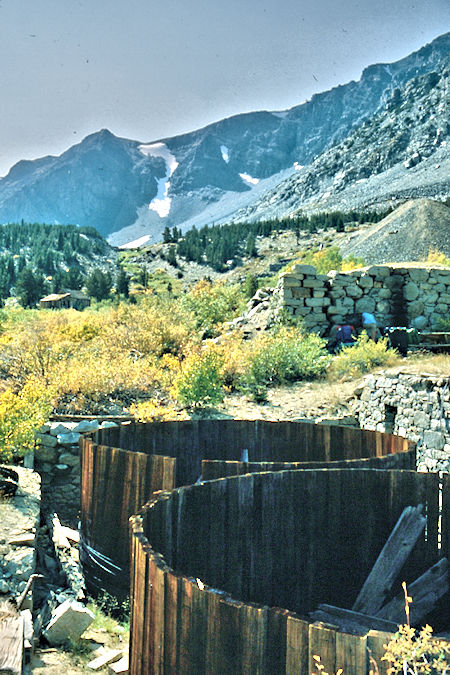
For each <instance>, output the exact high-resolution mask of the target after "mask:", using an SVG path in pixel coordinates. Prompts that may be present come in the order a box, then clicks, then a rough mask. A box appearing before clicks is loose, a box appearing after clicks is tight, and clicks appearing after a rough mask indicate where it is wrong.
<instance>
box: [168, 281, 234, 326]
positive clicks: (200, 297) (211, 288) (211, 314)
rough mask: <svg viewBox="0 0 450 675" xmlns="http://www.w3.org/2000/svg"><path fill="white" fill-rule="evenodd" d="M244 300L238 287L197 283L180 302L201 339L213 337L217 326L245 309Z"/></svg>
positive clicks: (206, 282)
mask: <svg viewBox="0 0 450 675" xmlns="http://www.w3.org/2000/svg"><path fill="white" fill-rule="evenodd" d="M245 303H246V298H245V296H244V293H243V291H242V289H241V288H240V286H239V285H233V286H231V285H225V284H223V283H211V282H210V281H207V280H202V281H199V282H198V283H197V284H195V286H194V287H193V288H191V290H190V291H189V293H187V294H186V295H185V296H184V297H183V299H182V302H181V306H182V308H183V309H184V310H185V311H188V312H191V313H192V314H193V315H194V318H195V324H196V326H195V327H196V328H197V329H198V330H199V331H200V333H201V335H202V337H203V338H211V337H215V335H217V334H218V332H219V326H220V324H222V323H223V322H224V321H230V320H231V319H234V318H235V317H236V316H238V315H239V314H240V313H242V311H243V310H244V309H245Z"/></svg>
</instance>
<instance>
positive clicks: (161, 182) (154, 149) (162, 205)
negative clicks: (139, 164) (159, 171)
mask: <svg viewBox="0 0 450 675" xmlns="http://www.w3.org/2000/svg"><path fill="white" fill-rule="evenodd" d="M138 149H139V151H140V152H141V153H142V154H143V155H145V156H146V157H162V159H164V161H165V162H166V175H165V176H164V177H163V178H158V179H155V180H157V183H158V192H157V195H156V197H154V198H153V199H152V201H151V202H150V204H149V205H148V208H149V209H151V210H152V211H156V213H157V214H158V215H159V216H160V217H161V218H166V217H167V216H168V215H169V213H170V206H171V203H172V200H171V198H170V197H169V196H168V195H169V188H170V181H169V178H170V177H171V175H172V174H173V172H174V171H175V169H176V168H177V166H178V162H177V160H176V158H175V155H172V153H171V152H170V150H169V148H168V147H167V145H166V144H165V143H151V144H148V145H139V147H138Z"/></svg>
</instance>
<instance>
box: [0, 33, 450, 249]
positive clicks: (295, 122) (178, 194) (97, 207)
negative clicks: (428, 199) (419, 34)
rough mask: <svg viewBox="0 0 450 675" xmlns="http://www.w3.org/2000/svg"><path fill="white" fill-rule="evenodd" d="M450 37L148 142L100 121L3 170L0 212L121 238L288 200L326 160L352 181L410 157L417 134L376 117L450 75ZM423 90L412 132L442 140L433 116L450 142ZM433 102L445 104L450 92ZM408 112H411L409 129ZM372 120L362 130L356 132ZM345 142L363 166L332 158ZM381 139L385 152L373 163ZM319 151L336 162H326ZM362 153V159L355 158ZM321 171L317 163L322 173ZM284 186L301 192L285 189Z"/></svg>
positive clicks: (289, 206) (1, 217)
mask: <svg viewBox="0 0 450 675" xmlns="http://www.w3.org/2000/svg"><path fill="white" fill-rule="evenodd" d="M449 48H450V34H446V35H443V36H441V37H440V38H437V39H436V40H434V41H433V42H432V43H431V44H429V45H427V46H425V47H423V48H422V49H420V50H419V51H418V52H415V53H414V54H411V55H410V56H408V57H406V58H404V59H402V60H400V61H398V62H396V63H393V64H378V65H373V66H370V67H369V68H367V69H365V70H364V72H363V74H362V76H361V79H360V80H359V81H358V82H350V83H348V84H346V85H343V86H339V87H336V88H334V89H331V90H330V91H327V92H324V93H321V94H318V95H315V96H313V98H312V99H311V100H310V101H308V102H306V103H303V104H302V105H299V106H296V107H294V108H291V109H290V110H287V111H282V112H255V113H248V114H243V115H236V116H234V117H231V118H229V119H225V120H222V121H220V122H217V123H215V124H211V125H209V126H207V127H205V128H203V129H200V130H197V131H194V132H192V133H187V134H183V135H180V136H177V137H174V138H167V139H162V140H159V141H155V142H151V143H140V142H138V141H134V140H126V139H121V138H117V137H115V136H114V135H113V134H111V133H110V132H108V131H107V130H103V131H100V132H99V133H96V134H93V135H91V136H88V137H87V138H85V139H84V140H83V141H82V142H81V143H80V144H78V145H76V146H73V147H72V148H70V149H69V150H67V151H66V152H65V153H63V154H62V155H61V156H60V157H44V158H42V159H39V160H36V161H26V162H25V161H23V162H19V163H18V164H16V165H15V166H14V167H13V168H12V169H11V171H10V172H9V174H8V175H7V176H6V177H5V178H3V179H2V180H0V222H1V221H2V222H6V221H17V220H20V219H22V218H23V219H24V220H31V221H47V222H64V223H78V224H80V225H93V226H94V227H97V229H98V230H99V231H100V232H101V233H102V234H104V235H110V238H111V241H112V242H113V243H123V242H124V241H127V240H128V241H129V240H132V239H137V238H138V237H145V238H146V239H147V240H148V241H152V240H157V239H158V238H159V236H160V234H161V232H162V230H163V229H164V227H165V226H166V225H169V226H173V225H177V226H178V227H180V226H181V227H182V228H183V229H186V228H188V227H191V226H192V225H194V224H195V225H201V224H204V223H206V222H211V221H213V220H214V221H216V222H218V221H221V220H223V221H225V220H230V219H233V218H236V217H239V218H243V217H249V218H256V217H258V218H259V217H269V216H270V215H271V214H274V215H282V214H284V213H288V212H291V211H292V210H293V209H296V208H300V207H301V206H302V205H303V201H304V199H305V198H306V199H307V200H308V199H310V198H311V196H313V195H314V189H315V188H314V184H315V183H316V182H317V181H316V177H315V171H316V169H317V168H319V171H320V170H322V173H323V174H324V175H325V173H326V174H327V175H328V174H329V176H330V180H331V179H332V180H333V181H334V177H335V176H336V174H339V173H342V171H344V170H345V171H346V174H345V176H344V179H345V180H344V183H345V185H346V186H347V185H349V184H350V183H352V182H353V183H354V182H355V181H357V180H360V179H366V178H368V176H369V175H372V172H375V173H376V174H377V175H378V174H380V167H381V168H382V169H383V170H384V168H385V166H386V167H390V166H393V162H394V160H396V159H397V158H400V159H402V158H403V156H402V157H400V155H401V153H402V152H404V153H405V156H406V155H408V156H409V154H410V155H411V158H412V156H413V155H414V152H410V150H412V146H411V138H412V137H411V134H408V133H406V134H401V135H400V136H398V134H397V132H395V134H394V136H393V137H391V138H390V139H389V143H388V147H387V148H385V137H386V134H385V133H384V131H383V130H384V126H383V125H385V124H387V123H386V121H385V119H384V118H383V119H381V118H380V120H379V121H378V128H377V129H376V130H375V127H373V126H372V127H370V126H368V125H371V124H372V123H373V122H374V119H375V117H374V116H377V115H378V117H379V116H380V115H383V114H384V113H386V111H388V112H389V116H390V118H392V119H391V127H392V128H394V127H395V125H396V121H395V120H396V116H397V114H398V113H399V112H401V110H400V108H401V104H404V103H405V102H407V101H408V99H414V101H416V100H417V101H418V100H419V98H420V94H419V93H417V92H416V87H422V86H424V87H425V88H426V87H429V91H430V92H431V91H432V92H435V91H437V90H439V91H440V90H441V89H442V87H445V82H444V80H443V77H444V75H443V73H445V72H448V70H446V69H448V64H449V56H448V55H449V52H450V49H449ZM431 73H434V74H431ZM424 75H425V76H428V77H429V78H430V80H429V82H428V84H427V85H424V84H423V82H422V80H421V76H424ZM444 79H445V78H444ZM435 80H436V81H435ZM446 82H447V86H448V80H446ZM408 83H409V84H408ZM433 95H434V93H433ZM420 100H421V103H420V105H421V106H423V109H422V110H421V115H420V116H417V115H416V112H417V111H416V110H415V106H416V103H414V111H412V113H411V114H410V118H411V120H413V123H414V125H415V127H414V133H415V135H416V136H417V137H418V138H419V137H421V135H422V129H423V130H424V131H423V133H424V134H426V137H427V139H432V140H431V142H433V141H434V139H435V138H436V135H434V136H433V133H434V132H432V130H431V127H433V125H434V127H436V129H435V131H436V134H437V131H438V130H439V145H438V146H437V145H436V144H435V146H433V148H432V149H433V152H435V151H437V150H439V149H440V150H441V153H442V140H443V139H445V137H446V135H448V126H447V127H445V128H444V126H445V125H444V124H443V117H444V115H445V111H440V112H439V119H438V120H435V119H434V117H433V116H434V115H435V112H434V108H433V106H434V105H435V103H434V102H433V101H430V102H427V99H426V96H422V98H421V99H420ZM417 105H418V104H417ZM436 105H438V106H439V105H443V106H444V108H445V105H446V104H445V97H443V96H441V97H440V98H439V102H438V103H436ZM430 118H432V119H431V121H430ZM377 119H378V118H377ZM441 122H442V124H441ZM405 124H406V125H407V124H408V123H407V122H406V121H405V120H403V121H402V123H401V127H402V130H403V127H404V125H405ZM364 130H366V132H365V138H363V136H360V137H357V136H355V134H358V133H361V134H363V132H364ZM380 134H381V135H380ZM382 134H384V135H383V136H382ZM379 140H380V142H379ZM352 141H353V146H354V148H353V149H352ZM360 141H361V143H363V142H364V143H365V150H364V153H365V155H367V156H365V157H364V158H363V160H361V161H359V160H360V157H358V156H357V153H356V152H355V151H356V149H358V152H360V151H361V150H360V148H359V145H360ZM418 142H419V144H420V138H419V141H418ZM345 143H347V145H345ZM340 144H341V145H340ZM342 144H344V145H342ZM381 146H382V147H381ZM338 147H342V150H344V149H345V157H346V162H347V164H349V165H355V166H356V169H355V170H354V171H353V173H352V172H350V171H347V168H345V167H344V166H343V165H342V162H339V158H337V157H336V156H335V155H334V156H333V157H334V159H333V160H332V161H331V163H330V155H329V154H327V153H333V152H334V153H335V154H336V148H338ZM444 147H445V146H444ZM377 149H379V150H380V153H381V154H380V157H379V158H378V159H377V161H376V162H375V163H373V159H374V157H375V155H376V152H377ZM338 152H339V151H338ZM324 153H325V155H324ZM429 156H430V155H429ZM323 157H325V159H322V160H321V158H323ZM352 158H353V159H352ZM366 160H367V161H366ZM320 161H323V162H325V163H327V168H326V171H325V169H324V166H325V165H324V164H323V165H320V166H319V165H318V162H320ZM399 161H400V160H399ZM402 161H403V160H402ZM404 161H406V159H405V160H404ZM412 161H415V160H413V159H412ZM311 162H314V164H313V165H312V164H311ZM360 164H361V165H364V167H362V166H361V168H358V167H359V165H360ZM301 166H304V167H307V168H308V167H309V168H308V171H309V169H311V171H312V173H311V172H310V173H309V174H308V175H310V176H311V177H310V179H309V181H310V183H311V186H307V187H308V189H306V188H305V189H303V188H301V187H299V186H298V183H299V181H300V183H301V181H302V180H303V178H304V176H305V175H306V174H305V169H304V168H303V169H301V168H300V167H301ZM321 167H322V169H321ZM333 171H334V173H333ZM286 179H287V180H288V182H287V183H286V182H284V183H282V181H283V180H286ZM322 179H323V175H322V174H320V175H319V176H318V178H317V180H319V183H320V181H322ZM336 181H337V183H339V181H341V182H342V179H341V178H337V179H336ZM280 183H281V186H280V187H275V186H278V185H279V184H280ZM291 185H292V186H295V187H292V189H291V187H289V186H291ZM273 188H275V190H273V191H272V192H270V193H268V191H269V190H271V189H273ZM297 188H298V189H297ZM319 188H320V190H322V187H321V185H319ZM286 189H287V191H288V192H290V194H291V196H293V199H286V198H285V197H286V194H285V193H286ZM440 189H441V188H440ZM316 192H317V190H316ZM322 192H323V190H322ZM427 196H437V195H434V194H429V195H427ZM375 201H376V199H375ZM278 202H279V205H278ZM275 204H276V207H275V206H274V205H275Z"/></svg>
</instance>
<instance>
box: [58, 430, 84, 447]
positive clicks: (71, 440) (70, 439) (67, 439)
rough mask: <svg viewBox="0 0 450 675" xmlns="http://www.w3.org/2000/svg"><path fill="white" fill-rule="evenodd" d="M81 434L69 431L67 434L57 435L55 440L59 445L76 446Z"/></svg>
mask: <svg viewBox="0 0 450 675" xmlns="http://www.w3.org/2000/svg"><path fill="white" fill-rule="evenodd" d="M80 436H81V434H79V433H78V432H76V431H70V432H69V433H64V434H58V435H57V437H56V438H57V440H58V443H59V444H60V445H76V444H77V443H78V439H79V438H80Z"/></svg>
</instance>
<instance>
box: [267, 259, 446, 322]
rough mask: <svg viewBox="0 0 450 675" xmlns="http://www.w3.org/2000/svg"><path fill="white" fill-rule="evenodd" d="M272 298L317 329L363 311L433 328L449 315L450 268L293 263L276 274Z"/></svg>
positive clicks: (388, 319) (279, 306)
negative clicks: (320, 267)
mask: <svg viewBox="0 0 450 675" xmlns="http://www.w3.org/2000/svg"><path fill="white" fill-rule="evenodd" d="M274 299H275V301H276V305H277V308H278V310H280V309H281V308H284V309H285V311H287V312H288V313H289V314H291V315H293V316H298V317H303V321H304V325H305V327H306V328H307V329H308V330H313V331H316V332H318V333H320V334H321V335H325V334H326V333H327V331H328V329H329V328H330V325H333V324H340V323H345V322H346V321H348V318H349V317H351V316H353V315H360V314H361V313H362V312H370V313H372V314H374V315H375V316H376V318H377V320H378V322H379V324H380V325H381V326H408V327H412V328H416V329H418V330H424V329H432V328H436V327H438V326H439V323H440V321H441V320H444V319H447V318H448V315H449V311H450V270H449V269H444V268H442V269H441V268H421V267H388V266H384V265H375V266H372V267H367V268H363V269H359V270H354V271H352V272H336V271H332V272H329V273H328V274H327V275H325V274H318V273H317V271H316V268H315V267H313V266H312V265H295V266H294V267H293V269H292V271H291V272H289V273H288V274H284V275H282V276H281V278H280V281H279V283H278V285H277V287H276V289H275V291H274Z"/></svg>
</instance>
